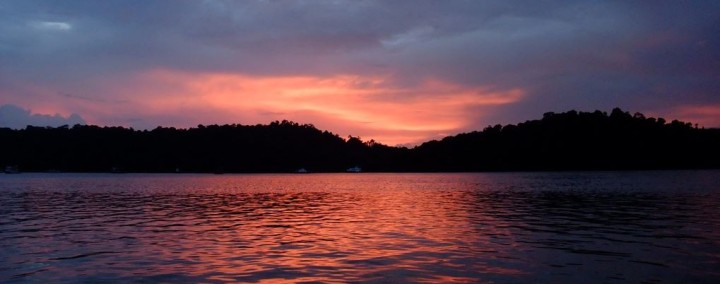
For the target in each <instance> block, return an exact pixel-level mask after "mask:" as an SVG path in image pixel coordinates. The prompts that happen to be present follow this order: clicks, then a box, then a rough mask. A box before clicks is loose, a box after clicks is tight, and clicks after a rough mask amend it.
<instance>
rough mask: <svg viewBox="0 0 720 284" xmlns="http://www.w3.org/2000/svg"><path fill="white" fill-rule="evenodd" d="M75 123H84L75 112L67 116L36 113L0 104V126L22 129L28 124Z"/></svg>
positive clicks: (56, 124) (56, 125) (60, 124)
mask: <svg viewBox="0 0 720 284" xmlns="http://www.w3.org/2000/svg"><path fill="white" fill-rule="evenodd" d="M76 124H86V123H85V120H84V119H83V118H82V117H80V115H78V114H76V113H73V114H70V115H69V116H63V115H60V114H54V115H48V114H38V113H32V112H31V111H30V110H29V109H23V108H21V107H18V106H16V105H0V127H8V128H13V129H22V128H25V127H27V126H28V125H31V126H51V127H58V126H63V125H67V126H73V125H76Z"/></svg>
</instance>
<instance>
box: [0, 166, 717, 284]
mask: <svg viewBox="0 0 720 284" xmlns="http://www.w3.org/2000/svg"><path fill="white" fill-rule="evenodd" d="M642 175H644V176H641V177H639V178H638V177H636V176H628V175H622V174H620V176H618V174H608V173H593V174H584V175H583V174H576V175H574V176H573V175H569V174H568V175H558V174H554V175H553V174H532V173H518V174H355V175H353V174H313V175H222V176H212V175H35V176H33V175H27V176H24V177H12V178H3V179H1V180H0V186H2V187H1V188H2V195H1V197H0V205H2V207H1V208H3V209H0V210H1V211H0V212H1V214H2V217H3V218H2V220H3V221H2V223H0V229H2V230H0V237H1V239H0V243H1V244H2V246H3V247H4V248H9V249H8V250H6V251H5V252H2V253H0V256H2V257H1V258H0V259H3V260H0V279H8V280H29V281H68V280H74V281H131V282H134V281H151V282H176V281H183V282H198V281H201V282H205V281H219V282H223V281H228V282H277V281H289V282H366V281H381V282H527V281H541V282H548V281H549V282H557V281H560V282H567V281H583V282H606V281H608V280H611V279H620V280H629V281H646V280H648V281H649V280H653V279H656V278H658V277H662V279H666V280H668V279H669V280H676V281H680V280H693V281H696V282H697V281H699V282H703V281H707V280H712V279H717V277H719V276H720V275H718V273H717V272H714V270H713V269H712V267H715V265H717V264H718V263H720V253H719V250H720V249H719V248H718V247H719V246H718V245H720V244H719V243H718V237H719V236H718V232H719V231H720V230H718V228H720V225H719V224H720V222H719V220H718V217H715V216H718V215H717V213H719V212H717V211H718V208H717V207H716V206H712V205H711V204H713V203H711V202H713V201H718V189H720V188H717V187H716V186H717V183H716V181H717V178H704V179H701V178H699V176H698V177H693V180H695V181H698V182H697V184H694V185H693V184H692V183H683V182H681V183H680V184H682V185H683V186H685V189H686V190H682V191H680V190H677V189H674V188H672V187H667V184H668V178H667V177H664V175H654V174H653V173H643V174H642ZM647 175H650V177H647ZM690 175H691V176H692V174H690ZM695 175H702V174H701V173H696V174H695ZM671 181H672V180H671ZM653 184H664V185H665V186H666V187H665V188H659V189H658V188H654V189H650V190H648V189H647V188H646V187H648V186H651V185H653ZM670 184H672V183H670ZM693 186H694V188H693ZM688 188H689V189H688ZM715 204H717V203H715ZM708 216H709V217H708ZM697 251H702V252H704V253H697ZM588 277H590V278H588ZM593 277H594V278H593ZM670 282H673V281H670Z"/></svg>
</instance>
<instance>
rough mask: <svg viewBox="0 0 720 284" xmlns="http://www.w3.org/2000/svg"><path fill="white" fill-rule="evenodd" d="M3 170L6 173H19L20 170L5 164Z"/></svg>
mask: <svg viewBox="0 0 720 284" xmlns="http://www.w3.org/2000/svg"><path fill="white" fill-rule="evenodd" d="M3 172H4V173H6V174H19V173H20V170H19V169H18V167H17V166H6V167H5V170H4V171H3Z"/></svg>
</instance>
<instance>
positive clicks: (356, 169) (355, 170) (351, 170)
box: [345, 166, 362, 173]
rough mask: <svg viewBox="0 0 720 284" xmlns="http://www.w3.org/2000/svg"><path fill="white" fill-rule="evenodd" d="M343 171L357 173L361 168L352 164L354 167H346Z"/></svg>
mask: <svg viewBox="0 0 720 284" xmlns="http://www.w3.org/2000/svg"><path fill="white" fill-rule="evenodd" d="M345 171H346V172H348V173H359V172H362V168H360V167H358V166H354V167H352V168H348V169H347V170H345Z"/></svg>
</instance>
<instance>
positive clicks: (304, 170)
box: [295, 168, 308, 174]
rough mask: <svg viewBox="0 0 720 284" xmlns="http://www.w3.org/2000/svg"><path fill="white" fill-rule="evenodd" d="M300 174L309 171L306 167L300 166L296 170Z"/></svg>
mask: <svg viewBox="0 0 720 284" xmlns="http://www.w3.org/2000/svg"><path fill="white" fill-rule="evenodd" d="M295 172H296V173H298V174H306V173H308V171H307V170H306V169H305V168H299V169H298V170H297V171H295Z"/></svg>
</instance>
